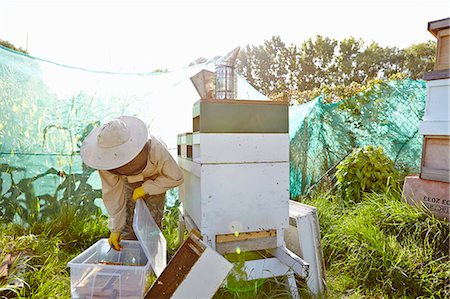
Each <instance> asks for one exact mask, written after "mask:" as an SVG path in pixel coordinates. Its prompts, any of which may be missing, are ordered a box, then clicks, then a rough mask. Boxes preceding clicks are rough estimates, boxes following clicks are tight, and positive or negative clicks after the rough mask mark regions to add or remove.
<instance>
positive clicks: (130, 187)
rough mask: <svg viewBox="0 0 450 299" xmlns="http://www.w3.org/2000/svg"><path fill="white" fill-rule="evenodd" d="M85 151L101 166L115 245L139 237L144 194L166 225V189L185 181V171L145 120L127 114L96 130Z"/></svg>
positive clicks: (83, 156)
mask: <svg viewBox="0 0 450 299" xmlns="http://www.w3.org/2000/svg"><path fill="white" fill-rule="evenodd" d="M80 154H81V159H82V160H83V162H84V163H85V164H86V165H88V166H90V167H92V168H94V169H98V170H99V173H100V178H101V181H102V191H103V202H104V204H105V207H106V209H107V211H108V214H109V222H108V228H109V230H110V231H111V234H110V236H109V239H108V240H109V244H110V245H111V247H113V248H114V249H116V250H120V248H121V245H120V244H119V242H120V240H121V239H131V240H136V236H135V234H134V232H133V227H132V223H133V213H134V205H135V202H136V200H137V199H138V198H142V199H143V200H144V201H145V203H146V205H147V207H148V208H149V210H150V213H151V215H152V216H153V219H154V220H155V222H156V223H157V225H158V226H159V227H160V228H161V225H162V218H163V214H164V207H165V203H166V191H167V190H169V189H171V188H174V187H176V186H179V185H180V184H181V183H183V172H182V171H181V169H180V168H179V167H178V165H177V163H176V162H175V160H174V159H173V158H172V156H171V155H170V153H169V152H168V150H167V148H166V146H165V144H164V143H163V142H162V141H161V140H158V139H157V138H155V137H154V136H152V135H151V134H149V132H148V130H147V127H146V125H145V124H144V122H143V121H142V120H140V119H139V118H136V117H132V116H121V117H119V118H116V119H112V120H110V121H108V122H106V123H105V124H103V125H102V126H100V127H97V128H95V129H93V130H92V132H91V133H90V134H89V135H88V136H87V137H86V139H85V140H84V141H83V144H82V145H81V149H80Z"/></svg>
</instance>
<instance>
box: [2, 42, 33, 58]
mask: <svg viewBox="0 0 450 299" xmlns="http://www.w3.org/2000/svg"><path fill="white" fill-rule="evenodd" d="M0 45H1V46H3V47H6V48H9V49H11V50H14V51H17V52H22V53H24V54H28V52H27V51H26V50H24V49H22V48H21V47H16V46H14V45H13V44H11V43H10V42H8V41H6V40H2V39H0Z"/></svg>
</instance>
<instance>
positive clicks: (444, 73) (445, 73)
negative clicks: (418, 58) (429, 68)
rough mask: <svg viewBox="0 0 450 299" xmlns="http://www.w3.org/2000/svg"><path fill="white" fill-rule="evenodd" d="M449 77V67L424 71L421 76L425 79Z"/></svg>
mask: <svg viewBox="0 0 450 299" xmlns="http://www.w3.org/2000/svg"><path fill="white" fill-rule="evenodd" d="M448 78H450V69H446V70H440V71H433V72H428V73H425V74H424V75H423V77H422V79H423V80H425V81H432V80H441V79H448Z"/></svg>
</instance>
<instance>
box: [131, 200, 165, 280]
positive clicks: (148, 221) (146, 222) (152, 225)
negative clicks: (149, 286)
mask: <svg viewBox="0 0 450 299" xmlns="http://www.w3.org/2000/svg"><path fill="white" fill-rule="evenodd" d="M133 229H134V233H135V234H136V237H137V238H138V240H139V243H140V244H141V246H142V249H143V250H144V253H145V255H146V256H147V258H148V260H149V261H150V265H151V267H152V269H153V272H155V275H156V276H159V275H160V274H161V273H162V271H163V270H164V268H166V265H167V255H166V239H165V238H164V236H163V234H162V232H161V230H160V229H159V227H158V225H157V224H156V222H155V220H153V217H152V215H151V214H150V211H149V210H148V208H147V205H146V204H145V202H144V201H143V200H142V199H138V200H137V201H136V206H135V208H134V217H133Z"/></svg>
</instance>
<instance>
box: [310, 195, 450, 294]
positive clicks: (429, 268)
mask: <svg viewBox="0 0 450 299" xmlns="http://www.w3.org/2000/svg"><path fill="white" fill-rule="evenodd" d="M303 202H305V203H307V204H310V205H313V206H316V207H317V208H318V210H319V221H320V225H321V235H322V246H323V251H324V256H325V263H326V267H327V272H328V273H327V274H328V278H329V279H328V284H329V294H328V295H329V297H331V298H341V297H342V296H345V297H349V298H449V297H450V283H449V280H448V279H449V277H450V261H449V255H448V253H449V226H448V223H446V222H444V221H441V220H438V219H436V218H435V217H432V216H429V215H427V214H426V213H424V212H423V211H420V210H418V209H417V208H415V207H412V206H409V205H408V204H406V203H405V202H403V201H402V199H401V192H400V191H398V190H389V191H387V192H386V193H385V194H375V193H366V194H364V195H363V200H362V202H361V203H359V204H356V205H355V204H353V205H349V204H347V203H345V202H343V201H342V200H340V199H339V198H338V197H336V196H334V195H333V194H330V193H325V192H318V193H316V194H315V195H313V196H312V197H311V198H308V199H304V200H303Z"/></svg>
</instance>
